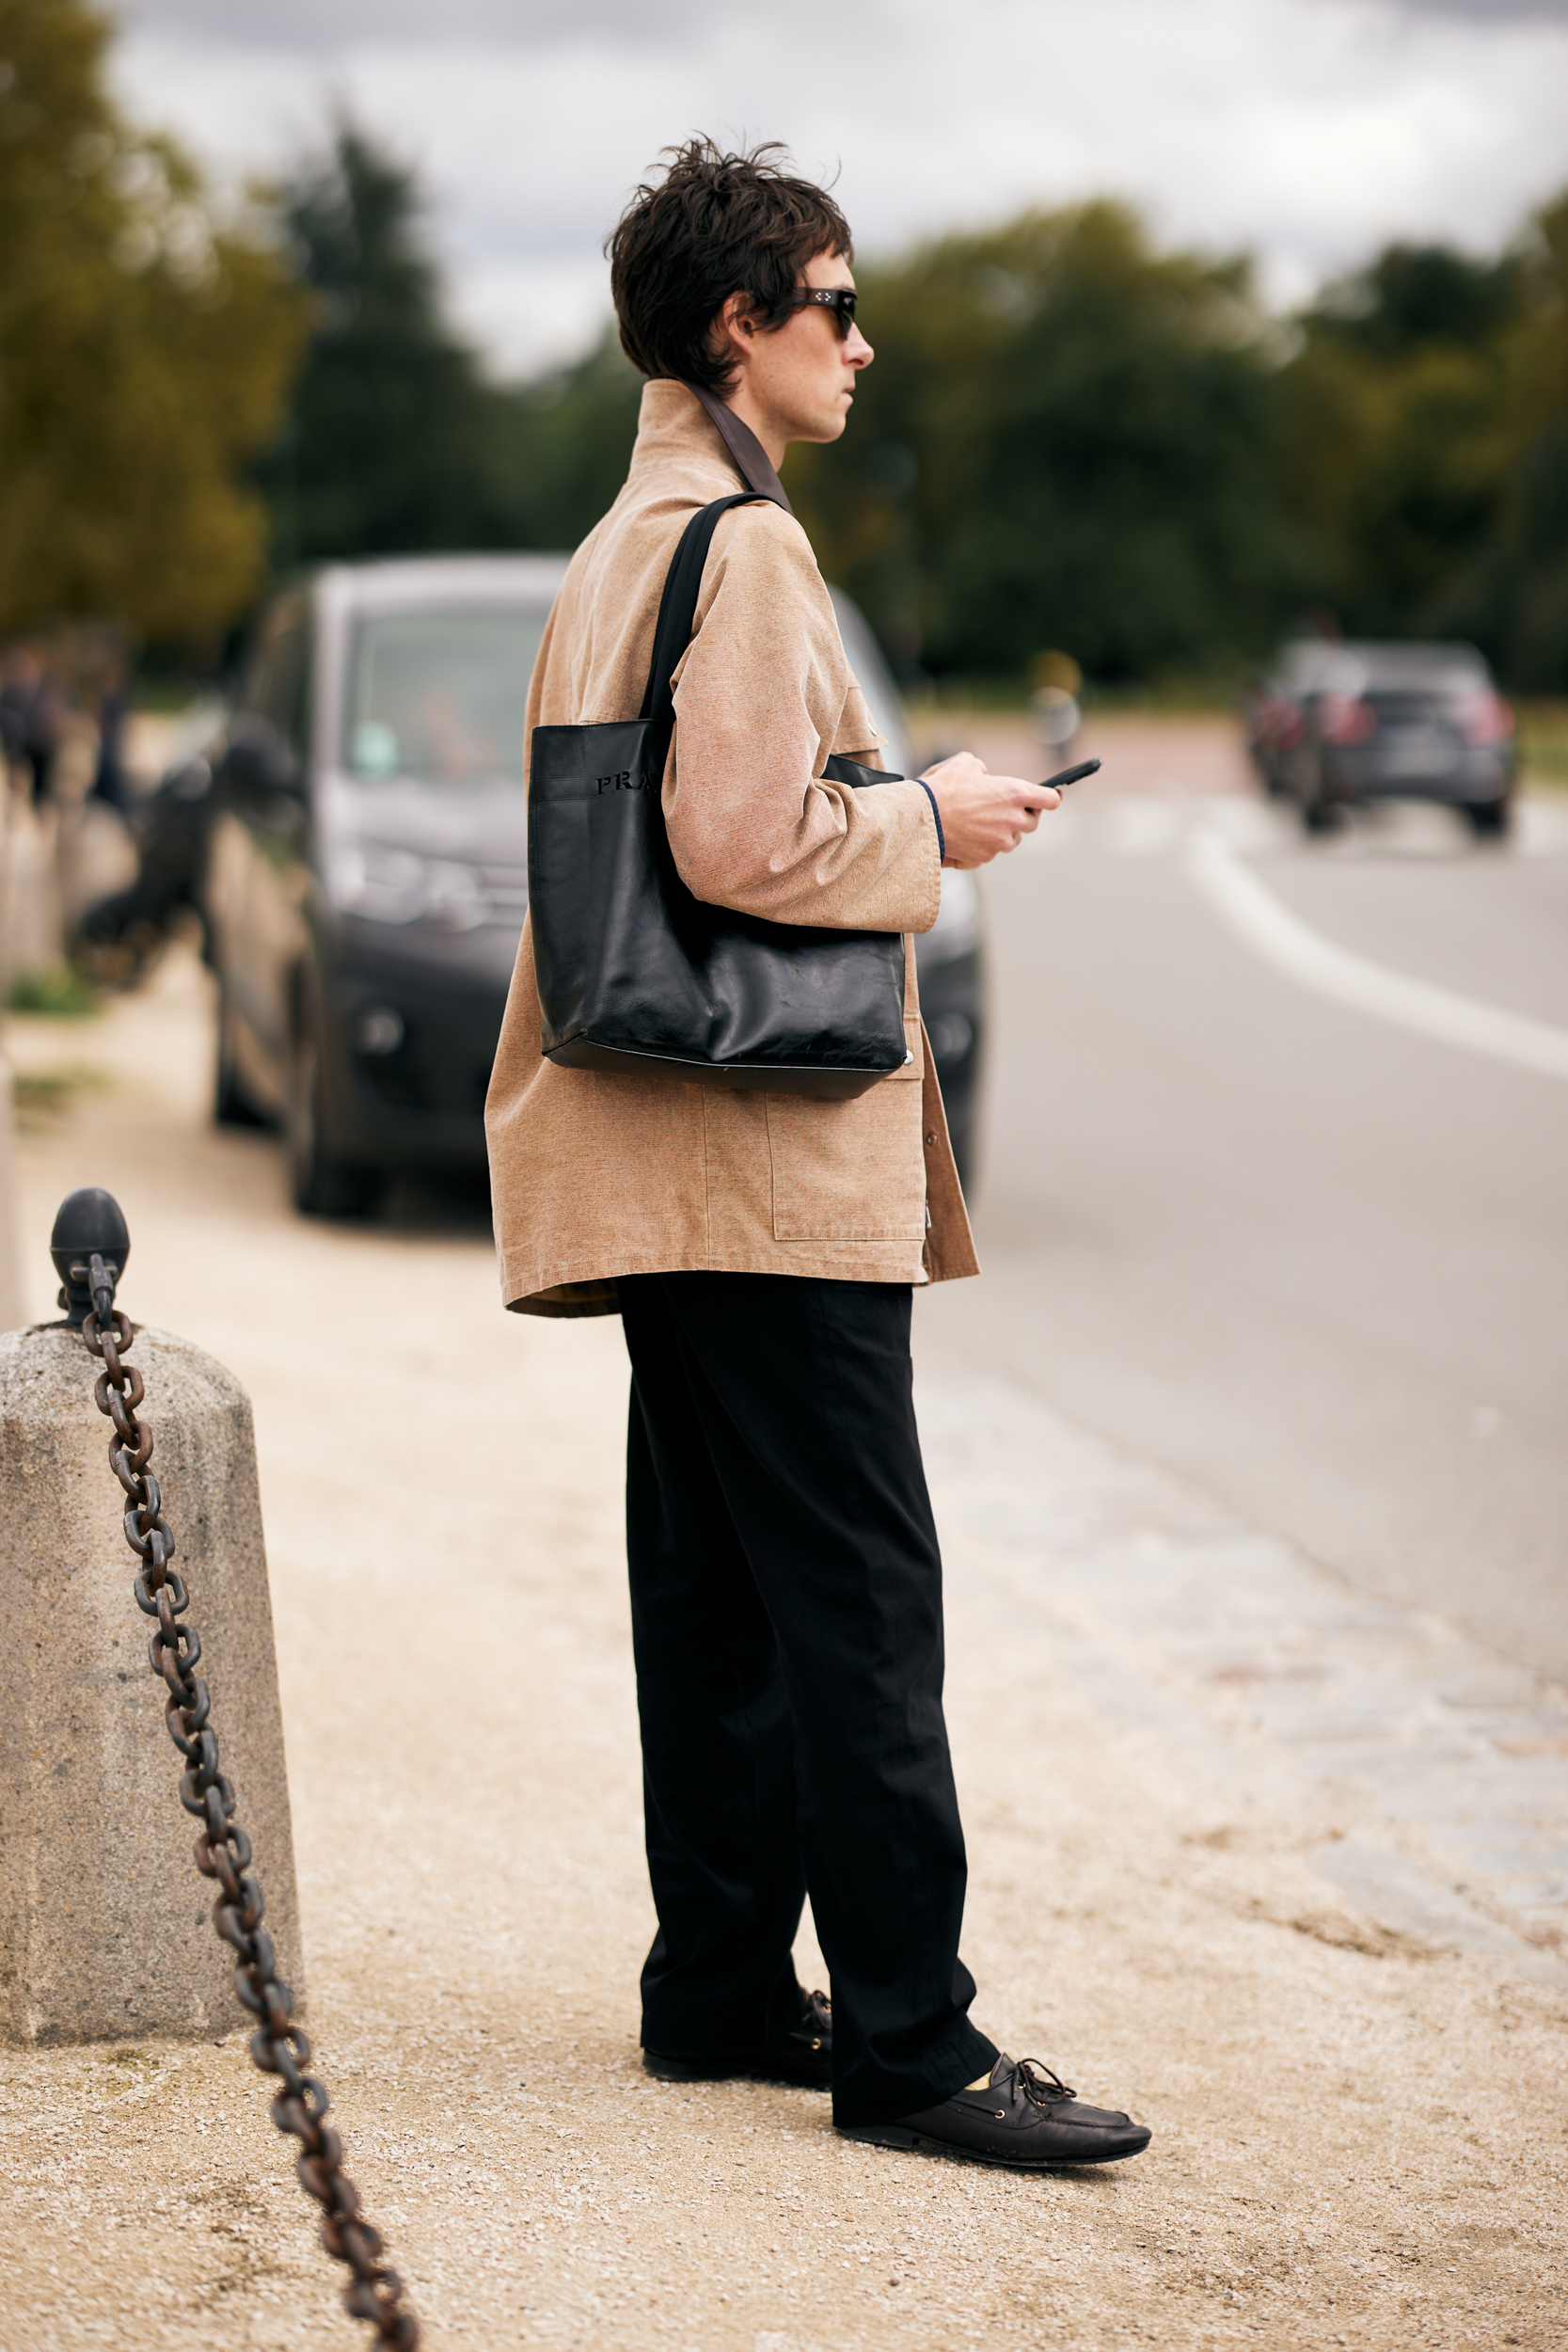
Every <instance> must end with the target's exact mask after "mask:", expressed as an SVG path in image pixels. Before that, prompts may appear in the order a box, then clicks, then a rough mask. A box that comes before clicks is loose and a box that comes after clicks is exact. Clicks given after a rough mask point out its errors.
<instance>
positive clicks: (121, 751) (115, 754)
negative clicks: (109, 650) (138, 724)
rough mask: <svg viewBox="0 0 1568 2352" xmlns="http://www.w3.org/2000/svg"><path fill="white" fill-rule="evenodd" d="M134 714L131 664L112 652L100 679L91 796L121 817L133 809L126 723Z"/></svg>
mask: <svg viewBox="0 0 1568 2352" xmlns="http://www.w3.org/2000/svg"><path fill="white" fill-rule="evenodd" d="M130 713H131V667H130V664H129V662H128V661H127V660H125V658H124V656H123V655H122V654H111V655H110V656H109V658H108V660H106V661H105V662H104V664H103V670H102V672H101V674H100V676H99V681H98V761H97V765H96V766H95V768H94V769H93V774H92V783H91V785H90V786H89V787H88V798H89V799H90V800H94V801H103V802H104V803H107V805H108V806H109V807H110V808H112V809H114V810H116V811H117V812H118V814H119V816H121V817H125V816H128V815H129V813H130V808H131V784H130V778H129V776H128V774H127V772H126V768H125V723H126V721H127V719H128V718H129V717H130Z"/></svg>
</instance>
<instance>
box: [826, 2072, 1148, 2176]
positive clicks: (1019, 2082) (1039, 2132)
mask: <svg viewBox="0 0 1568 2352" xmlns="http://www.w3.org/2000/svg"><path fill="white" fill-rule="evenodd" d="M838 2128H839V2130H840V2131H841V2132H842V2133H843V2134H844V2136H845V2137H846V2138H847V2139H863V2140H867V2141H869V2142H870V2144H871V2145H872V2146H873V2147H874V2148H940V2149H941V2150H942V2153H943V2154H944V2155H949V2156H963V2157H966V2158H967V2159H968V2161H969V2162H970V2163H971V2164H998V2165H1004V2166H1006V2168H1007V2169H1009V2170H1011V2171H1015V2172H1043V2171H1047V2170H1049V2169H1051V2168H1052V2167H1053V2166H1055V2165H1061V2164H1114V2163H1115V2162H1116V2161H1117V2158H1118V2157H1121V2156H1135V2155H1137V2154H1138V2153H1140V2152H1141V2151H1142V2150H1143V2149H1145V2148H1147V2147H1148V2143H1149V2139H1150V2137H1151V2135H1150V2133H1149V2130H1148V2125H1147V2124H1144V2123H1134V2122H1132V2118H1131V2117H1130V2116H1126V2115H1117V2114H1114V2113H1113V2112H1112V2111H1111V2110H1110V2109H1109V2108H1107V2107H1086V2106H1081V2105H1080V2104H1079V2101H1078V2098H1077V2095H1076V2093H1075V2092H1074V2091H1073V2090H1071V2089H1070V2088H1069V2085H1068V2084H1066V2083H1065V2082H1063V2081H1062V2079H1061V2077H1060V2076H1059V2075H1057V2074H1053V2073H1052V2071H1051V2069H1050V2067H1049V2066H1041V2065H1040V2064H1039V2063H1038V2061H1037V2059H1035V2058H1022V2059H1021V2060H1020V2061H1019V2063H1018V2064H1016V2065H1015V2064H1014V2062H1013V2060H1012V2059H1011V2058H1008V2057H1007V2056H1006V2053H1005V2052H1004V2054H1003V2056H1002V2057H1001V2058H998V2059H997V2061H996V2064H995V2065H994V2066H993V2067H992V2068H991V2070H990V2082H989V2083H988V2084H987V2086H986V2088H985V2089H984V2090H959V2091H956V2092H955V2093H954V2095H953V2097H952V2098H951V2099H944V2100H943V2101H942V2105H941V2106H936V2107H926V2108H924V2109H923V2110H922V2111H921V2112H920V2113H919V2114H917V2115H905V2116H900V2118H899V2119H898V2121H897V2122H896V2123H841V2124H840V2125H839V2127H838Z"/></svg>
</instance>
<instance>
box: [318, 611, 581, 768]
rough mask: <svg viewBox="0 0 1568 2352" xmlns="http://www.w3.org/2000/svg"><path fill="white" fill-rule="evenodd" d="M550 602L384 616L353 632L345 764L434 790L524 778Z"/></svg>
mask: <svg viewBox="0 0 1568 2352" xmlns="http://www.w3.org/2000/svg"><path fill="white" fill-rule="evenodd" d="M545 620H546V614H545V611H544V608H543V607H542V606H530V605H499V604H484V605H473V606H467V607H464V606H454V605H445V606H440V607H436V608H429V609H427V610H425V611H424V612H379V613H374V614H371V615H368V616H367V617H366V618H365V619H363V620H361V621H359V622H358V623H357V625H356V628H355V632H354V651H353V658H352V660H351V662H350V665H349V688H348V698H347V704H346V707H345V713H344V728H343V765H344V766H345V767H346V768H347V770H348V771H349V773H350V774H351V775H354V776H362V777H366V778H372V777H373V778H375V779H377V780H379V779H382V778H386V777H393V776H399V777H407V778H410V779H412V780H415V781H417V782H420V783H426V784H469V783H475V782H479V781H481V780H489V779H494V778H498V777H499V778H504V779H506V780H508V781H511V782H515V783H516V784H518V785H520V784H521V783H522V780H523V721H524V712H525V709H526V707H527V703H528V688H529V679H530V677H531V675H532V671H533V660H534V656H535V655H536V654H537V652H538V651H539V641H540V639H541V637H542V636H543V635H544V631H545Z"/></svg>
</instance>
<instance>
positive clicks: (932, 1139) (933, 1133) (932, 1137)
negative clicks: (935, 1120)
mask: <svg viewBox="0 0 1568 2352" xmlns="http://www.w3.org/2000/svg"><path fill="white" fill-rule="evenodd" d="M936 1139H937V1138H936V1131H935V1129H934V1128H933V1129H932V1131H931V1133H930V1134H929V1135H928V1136H927V1138H926V1140H927V1143H935V1141H936Z"/></svg>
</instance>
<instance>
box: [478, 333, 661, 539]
mask: <svg viewBox="0 0 1568 2352" xmlns="http://www.w3.org/2000/svg"><path fill="white" fill-rule="evenodd" d="M642 382H643V379H642V377H641V375H639V373H637V370H636V369H635V368H634V367H633V366H632V364H631V361H630V360H629V359H628V358H626V355H625V353H624V352H623V351H622V349H621V343H620V338H619V336H618V335H617V334H616V331H615V329H614V327H613V326H607V327H606V328H605V330H604V332H603V334H602V335H601V336H600V337H599V339H598V341H597V342H596V343H594V347H593V349H592V350H591V351H589V352H588V353H587V354H586V356H585V357H584V358H581V359H578V360H575V361H574V362H573V363H572V364H571V365H570V366H569V367H564V368H557V369H553V370H551V371H550V372H549V373H547V374H546V375H543V376H541V377H539V378H538V379H536V380H535V381H534V382H533V383H531V384H528V385H525V386H524V387H523V389H522V390H521V392H520V393H519V394H518V396H517V400H516V405H515V409H514V411H513V416H512V420H511V423H510V426H509V430H508V448H509V452H510V458H509V462H510V464H511V467H512V469H513V478H514V485H515V487H514V497H515V512H516V516H517V524H518V531H519V534H520V538H521V540H522V543H523V544H524V545H525V546H528V547H532V548H575V547H576V546H577V544H578V540H579V539H581V538H584V537H585V536H586V535H587V533H588V532H590V531H592V530H593V528H594V524H595V523H596V522H597V521H598V519H599V517H600V516H601V515H602V514H604V512H605V511H606V509H607V508H608V507H609V506H610V505H611V504H612V503H613V501H614V499H615V496H616V493H617V492H618V490H619V489H620V487H621V485H622V484H623V483H624V482H625V480H626V468H627V466H628V465H629V463H630V461H631V448H632V443H633V441H634V440H635V439H636V438H637V413H638V408H639V406H640V405H641V398H642Z"/></svg>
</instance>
